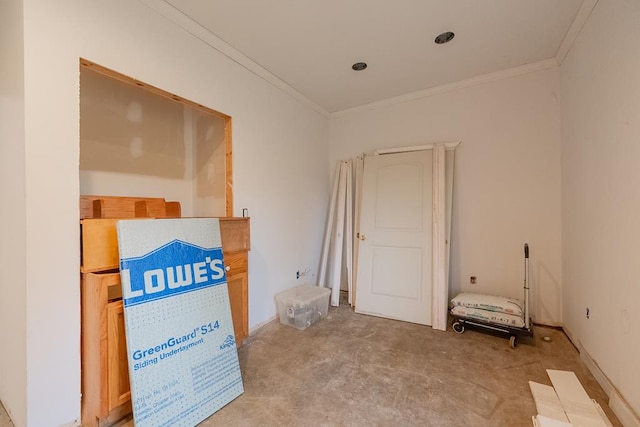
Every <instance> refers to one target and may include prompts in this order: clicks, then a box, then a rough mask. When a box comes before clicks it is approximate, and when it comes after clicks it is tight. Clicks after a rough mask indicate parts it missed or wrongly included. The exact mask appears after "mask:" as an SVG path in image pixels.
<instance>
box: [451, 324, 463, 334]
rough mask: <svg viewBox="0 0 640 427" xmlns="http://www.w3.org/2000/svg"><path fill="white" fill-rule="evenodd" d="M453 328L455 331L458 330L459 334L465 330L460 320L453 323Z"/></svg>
mask: <svg viewBox="0 0 640 427" xmlns="http://www.w3.org/2000/svg"><path fill="white" fill-rule="evenodd" d="M452 327H453V330H454V332H457V333H459V334H461V333H463V332H464V325H461V324H460V322H455V323H454V324H453V325H452Z"/></svg>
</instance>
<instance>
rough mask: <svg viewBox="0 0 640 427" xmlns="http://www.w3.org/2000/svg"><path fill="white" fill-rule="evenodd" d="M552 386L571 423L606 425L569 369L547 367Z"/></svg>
mask: <svg viewBox="0 0 640 427" xmlns="http://www.w3.org/2000/svg"><path fill="white" fill-rule="evenodd" d="M547 374H548V375H549V378H550V379H551V383H552V384H553V388H554V389H555V391H556V394H557V395H558V398H559V399H560V403H562V407H563V409H564V412H565V413H566V414H567V418H569V421H570V422H571V423H572V424H575V425H578V426H583V427H607V423H605V422H604V421H603V420H602V418H601V416H600V413H599V412H598V410H597V409H596V407H595V406H594V405H593V401H592V400H591V398H590V397H589V395H588V394H587V392H586V391H585V390H584V388H583V387H582V384H580V380H578V377H576V374H575V373H573V372H571V371H557V370H554V369H547Z"/></svg>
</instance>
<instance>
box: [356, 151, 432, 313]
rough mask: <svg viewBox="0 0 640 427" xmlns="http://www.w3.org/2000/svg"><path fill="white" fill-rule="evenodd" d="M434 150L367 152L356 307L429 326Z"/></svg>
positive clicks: (357, 309) (360, 311) (358, 311)
mask: <svg viewBox="0 0 640 427" xmlns="http://www.w3.org/2000/svg"><path fill="white" fill-rule="evenodd" d="M431 218H432V151H431V150H426V151H416V152H409V153H399V154H385V155H379V156H367V157H366V158H365V164H364V175H363V183H362V206H361V214H360V230H359V234H358V236H359V239H360V243H359V249H358V250H359V258H358V267H357V277H358V287H357V290H356V292H357V294H356V309H355V310H356V312H357V313H363V314H371V315H375V316H381V317H387V318H391V319H397V320H404V321H407V322H413V323H420V324H423V325H431V227H432V224H431Z"/></svg>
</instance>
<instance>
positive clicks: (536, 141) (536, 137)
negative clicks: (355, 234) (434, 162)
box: [329, 67, 562, 325]
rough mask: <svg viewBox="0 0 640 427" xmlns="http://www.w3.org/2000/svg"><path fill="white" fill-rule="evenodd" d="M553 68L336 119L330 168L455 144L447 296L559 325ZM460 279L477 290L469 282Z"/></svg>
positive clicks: (557, 163)
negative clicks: (475, 298) (489, 297)
mask: <svg viewBox="0 0 640 427" xmlns="http://www.w3.org/2000/svg"><path fill="white" fill-rule="evenodd" d="M558 97H559V71H558V68H557V67H554V68H551V69H546V70H542V71H538V72H534V73H530V74H526V75H522V76H519V77H511V78H508V79H504V80H499V81H494V82H490V83H484V84H480V85H476V86H473V87H468V88H464V89H458V90H453V91H450V92H445V93H440V94H437V95H433V96H430V97H426V98H422V99H417V100H414V101H409V102H404V103H398V104H394V105H390V106H386V107H378V108H376V109H371V110H366V111H359V112H355V111H354V112H351V113H349V112H346V113H341V114H337V115H336V117H335V118H334V119H333V120H332V123H331V144H330V152H329V157H330V163H329V164H330V165H331V166H332V168H333V166H334V165H335V163H336V161H337V160H339V159H348V158H352V157H355V156H356V155H357V154H359V153H363V152H371V151H372V150H374V149H376V148H388V147H400V146H410V145H420V144H425V143H432V142H447V141H458V140H460V141H462V143H461V144H460V145H459V146H458V148H457V149H456V153H455V157H456V158H455V172H454V175H455V176H454V183H453V185H454V196H453V197H454V199H453V218H452V227H453V228H452V236H451V275H450V287H451V289H450V294H452V295H455V294H456V293H458V292H459V291H461V290H464V291H477V292H483V293H495V294H501V295H506V296H514V297H522V296H523V289H522V284H523V276H524V253H523V244H524V242H528V243H529V245H530V248H531V272H530V273H531V277H530V279H531V283H532V309H533V310H532V314H533V315H534V316H535V320H536V321H537V322H541V323H545V324H553V325H557V324H560V322H561V321H562V312H561V300H562V294H561V258H560V243H561V241H560V106H559V99H558ZM470 276H477V278H478V283H477V284H475V285H470V284H469V281H470V280H469V278H470Z"/></svg>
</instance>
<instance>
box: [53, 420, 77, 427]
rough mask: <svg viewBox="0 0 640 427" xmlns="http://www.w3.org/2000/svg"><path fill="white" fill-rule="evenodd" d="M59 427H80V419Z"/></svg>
mask: <svg viewBox="0 0 640 427" xmlns="http://www.w3.org/2000/svg"><path fill="white" fill-rule="evenodd" d="M58 427H80V419H79V418H78V419H76V420H73V421H69V422H68V423H64V424H60V425H59V426H58Z"/></svg>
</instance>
